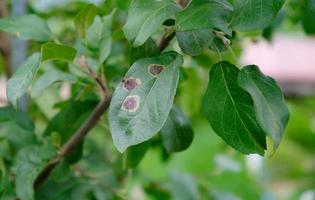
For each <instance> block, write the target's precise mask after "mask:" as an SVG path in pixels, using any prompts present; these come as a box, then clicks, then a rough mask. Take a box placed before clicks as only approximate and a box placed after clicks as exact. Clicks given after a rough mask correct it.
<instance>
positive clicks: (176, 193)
mask: <svg viewBox="0 0 315 200" xmlns="http://www.w3.org/2000/svg"><path fill="white" fill-rule="evenodd" d="M171 180H172V182H171V184H170V188H171V191H172V199H174V200H198V199H200V194H199V191H198V186H197V182H196V180H195V179H194V177H192V176H191V175H189V174H182V173H177V172H173V173H172V174H171Z"/></svg>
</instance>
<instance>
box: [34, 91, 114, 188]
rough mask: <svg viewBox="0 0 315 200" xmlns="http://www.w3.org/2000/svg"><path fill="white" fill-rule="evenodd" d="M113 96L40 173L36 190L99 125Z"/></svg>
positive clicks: (98, 107)
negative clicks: (61, 161)
mask: <svg viewBox="0 0 315 200" xmlns="http://www.w3.org/2000/svg"><path fill="white" fill-rule="evenodd" d="M110 100H111V96H110V95H109V96H107V97H105V98H104V99H102V100H101V101H100V103H99V104H98V105H97V107H96V108H95V109H94V111H93V112H92V114H91V115H90V117H89V118H88V119H87V120H86V121H85V123H84V124H83V125H82V126H81V127H80V128H79V130H78V131H77V132H76V133H75V134H73V136H72V137H71V138H70V139H69V140H68V142H66V143H65V144H64V145H63V146H62V148H61V149H60V151H59V154H58V157H57V158H54V159H53V160H52V161H50V162H49V163H48V164H47V165H46V167H45V168H44V169H43V170H42V171H41V172H40V173H39V175H38V176H37V178H36V179H35V182H34V188H35V189H36V188H38V186H40V185H41V184H42V183H43V182H44V181H45V180H46V179H47V178H48V177H49V175H50V173H51V172H52V170H53V169H54V168H55V167H56V166H57V165H58V163H59V162H60V160H61V159H62V158H64V157H65V156H67V155H69V154H70V153H71V152H72V150H73V149H75V148H76V147H77V145H78V144H79V143H80V142H81V141H82V140H83V139H84V137H85V136H86V135H87V134H88V133H89V131H90V130H91V129H92V128H93V127H94V126H95V125H96V124H97V122H98V121H99V119H100V118H101V116H102V114H103V113H104V112H105V111H106V109H107V108H108V107H109V103H110Z"/></svg>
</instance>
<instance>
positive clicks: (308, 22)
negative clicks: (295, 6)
mask: <svg viewBox="0 0 315 200" xmlns="http://www.w3.org/2000/svg"><path fill="white" fill-rule="evenodd" d="M314 21H315V0H307V1H306V6H305V9H304V16H303V18H302V25H303V28H304V31H305V32H306V33H307V34H315V25H314Z"/></svg>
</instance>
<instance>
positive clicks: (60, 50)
mask: <svg viewBox="0 0 315 200" xmlns="http://www.w3.org/2000/svg"><path fill="white" fill-rule="evenodd" d="M76 53H77V50H75V49H74V48H72V47H70V46H67V45H63V44H56V43H53V42H48V43H46V44H43V45H42V49H41V62H45V61H49V60H61V61H65V62H72V61H73V59H74V57H75V55H76Z"/></svg>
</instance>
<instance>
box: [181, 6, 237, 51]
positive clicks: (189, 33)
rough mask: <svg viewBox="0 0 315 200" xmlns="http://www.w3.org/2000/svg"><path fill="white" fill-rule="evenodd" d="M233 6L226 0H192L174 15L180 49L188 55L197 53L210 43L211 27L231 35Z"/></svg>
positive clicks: (211, 36) (211, 38)
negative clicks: (230, 25)
mask: <svg viewBox="0 0 315 200" xmlns="http://www.w3.org/2000/svg"><path fill="white" fill-rule="evenodd" d="M232 11H233V7H232V5H231V4H230V3H229V2H228V1H226V0H223V1H217V0H194V1H192V3H191V4H189V6H188V7H187V8H186V9H185V10H184V11H182V12H180V13H179V14H178V15H177V17H176V37H177V40H178V42H179V46H180V47H181V49H182V50H183V51H184V52H185V53H187V54H189V55H193V56H195V55H198V54H200V53H201V52H202V50H203V49H204V48H207V47H209V46H210V45H211V43H212V40H213V34H212V30H213V29H219V30H222V31H223V32H225V33H227V34H228V35H231V33H232V30H231V29H230V27H229V24H230V21H231V17H232Z"/></svg>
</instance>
